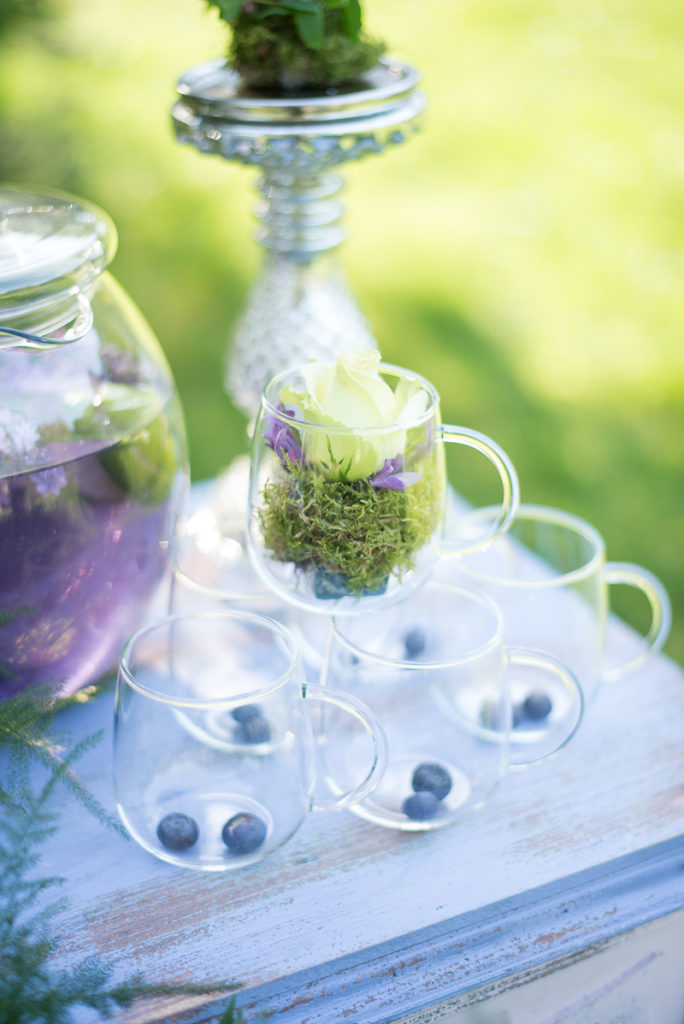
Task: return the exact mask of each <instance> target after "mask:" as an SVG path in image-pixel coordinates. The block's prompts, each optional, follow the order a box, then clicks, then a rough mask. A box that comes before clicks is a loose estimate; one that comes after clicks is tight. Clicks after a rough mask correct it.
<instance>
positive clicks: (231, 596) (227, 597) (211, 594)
mask: <svg viewBox="0 0 684 1024" xmlns="http://www.w3.org/2000/svg"><path fill="white" fill-rule="evenodd" d="M185 539H186V538H182V540H185ZM181 543H182V541H181ZM176 583H178V585H179V586H182V587H186V588H187V589H188V591H190V592H191V593H192V594H194V595H197V596H200V597H204V598H206V599H207V600H208V601H215V602H221V601H224V602H226V603H228V602H232V603H233V604H235V602H237V601H239V602H242V601H244V602H246V603H247V604H252V603H256V602H257V601H263V599H264V598H265V597H266V598H273V599H274V600H275V594H273V593H272V592H271V591H269V590H231V589H230V588H229V587H224V586H215V585H214V584H212V583H205V582H204V581H203V580H200V579H198V578H197V577H196V576H192V575H191V573H190V572H189V571H188V570H187V569H186V568H185V566H184V565H183V563H182V558H181V552H180V550H179V549H178V547H176V549H175V550H174V553H173V557H172V560H171V580H170V587H171V599H172V598H173V592H174V589H175V584H176ZM233 610H234V611H240V609H238V608H234V609H233ZM216 611H220V609H216ZM226 611H230V609H226ZM245 611H247V609H245ZM172 614H174V615H183V614H185V615H192V614H200V610H199V609H198V610H197V611H195V612H194V613H193V612H173V613H172ZM250 614H263V617H264V618H270V616H268V615H266V614H265V613H261V612H257V613H253V612H250ZM131 639H132V638H131Z"/></svg>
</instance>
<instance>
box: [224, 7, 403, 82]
mask: <svg viewBox="0 0 684 1024" xmlns="http://www.w3.org/2000/svg"><path fill="white" fill-rule="evenodd" d="M207 2H208V3H209V6H212V7H216V8H217V10H218V13H219V17H220V18H222V19H223V21H225V22H226V23H227V24H228V25H229V26H230V28H231V30H232V35H231V42H230V48H229V58H230V61H231V64H232V65H233V67H234V68H235V69H236V70H237V71H239V72H240V74H241V76H242V78H243V79H244V81H245V82H246V83H247V85H248V86H251V87H254V88H275V89H299V88H318V89H320V88H325V87H329V86H335V85H341V84H344V83H350V82H353V81H355V80H356V79H357V78H358V77H359V76H360V75H362V74H363V73H364V72H365V71H368V70H369V69H370V68H372V67H373V66H374V64H376V63H377V61H378V59H379V58H380V57H381V56H382V54H383V53H384V52H385V49H386V48H385V44H384V43H382V42H379V41H378V40H375V39H371V38H369V37H368V36H366V35H365V34H364V32H363V31H362V28H361V17H362V15H361V6H360V3H359V0H247V2H243V0H207Z"/></svg>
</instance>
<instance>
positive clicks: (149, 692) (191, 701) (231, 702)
mask: <svg viewBox="0 0 684 1024" xmlns="http://www.w3.org/2000/svg"><path fill="white" fill-rule="evenodd" d="M211 619H214V620H219V621H224V622H225V621H226V620H227V619H237V620H239V621H241V622H247V623H249V622H251V623H252V624H254V625H258V626H261V627H263V628H265V629H268V630H270V631H271V633H272V634H274V635H276V634H277V635H278V636H279V637H280V639H281V640H283V641H284V643H285V645H286V647H287V651H288V654H289V658H290V664H289V666H288V668H287V669H286V670H285V671H284V672H282V673H281V674H280V675H279V676H278V677H277V679H275V680H274V681H273V682H272V683H268V684H267V685H265V686H261V687H259V688H258V689H252V690H247V691H245V692H243V693H240V694H233V695H232V696H231V697H214V698H193V697H179V696H176V695H173V694H168V693H165V692H163V691H162V690H161V689H156V690H155V689H154V688H153V687H151V686H146V685H145V684H144V683H141V682H140V681H139V680H138V679H137V678H136V676H135V674H134V672H133V669H132V666H131V660H132V659H131V654H132V652H133V649H134V647H135V646H136V645H137V644H138V642H139V641H141V640H143V639H145V637H147V636H151V635H152V634H153V633H155V632H159V633H161V632H162V630H164V629H167V628H168V627H169V626H172V625H173V624H174V623H181V622H188V621H194V620H201V621H207V620H211ZM300 672H301V674H302V679H303V678H304V676H303V667H302V657H301V652H300V650H299V645H298V644H297V642H296V640H295V639H294V637H293V636H292V634H291V633H290V631H289V630H288V629H287V628H286V627H285V626H283V625H282V624H281V623H280V622H278V621H277V620H276V619H273V618H271V617H270V615H262V614H261V613H259V612H250V611H242V610H238V609H233V610H230V609H226V610H222V611H204V612H202V611H198V612H185V613H179V614H176V615H165V616H164V617H163V618H160V619H157V620H156V621H154V622H151V623H148V624H147V625H145V626H142V627H141V628H140V629H138V630H136V632H135V633H133V634H132V636H130V637H129V639H128V640H127V641H126V643H125V644H124V647H123V649H122V652H121V657H120V660H119V680H121V678H122V677H123V680H124V681H125V682H126V684H127V685H128V686H130V687H131V688H132V689H133V690H135V691H136V692H137V693H139V694H141V696H143V697H147V698H149V699H150V700H154V701H156V702H157V703H159V704H165V705H167V706H169V707H182V708H194V709H196V710H198V711H204V710H210V709H214V710H215V709H228V708H233V707H238V706H240V705H241V704H245V703H246V702H254V701H257V700H261V699H263V698H264V697H268V696H270V695H271V694H273V693H275V692H276V690H279V689H281V687H283V686H285V685H286V683H288V682H290V681H291V680H292V679H293V678H295V676H296V675H297V674H298V673H300Z"/></svg>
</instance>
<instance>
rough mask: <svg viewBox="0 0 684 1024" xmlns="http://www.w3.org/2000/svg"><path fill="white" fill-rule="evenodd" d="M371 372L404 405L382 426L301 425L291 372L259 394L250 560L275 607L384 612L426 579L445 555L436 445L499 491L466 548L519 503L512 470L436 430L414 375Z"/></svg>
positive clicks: (485, 446)
mask: <svg viewBox="0 0 684 1024" xmlns="http://www.w3.org/2000/svg"><path fill="white" fill-rule="evenodd" d="M379 372H380V376H381V379H382V380H383V381H384V382H385V384H386V385H388V386H389V388H391V390H392V391H393V392H394V394H395V396H399V395H406V396H407V400H406V403H405V405H404V406H403V413H402V417H401V418H400V419H399V420H398V421H397V422H395V423H393V424H391V425H388V426H375V427H363V426H359V427H354V428H349V427H340V426H329V425H321V424H315V423H311V422H307V421H306V420H305V419H303V418H301V417H300V416H298V414H297V411H296V409H294V408H292V407H291V404H288V401H287V399H286V398H285V397H284V396H286V395H287V394H291V393H293V392H298V391H299V392H301V391H302V390H306V384H305V382H304V378H303V377H302V374H301V371H300V370H293V371H289V372H286V373H283V374H280V375H279V376H277V377H275V378H274V379H273V380H272V381H271V383H270V384H269V385H267V387H266V389H265V390H264V394H263V396H262V401H261V408H260V411H259V415H258V417H257V420H256V425H255V430H254V439H253V447H252V466H251V475H250V493H249V524H248V543H249V548H250V554H251V557H252V559H253V561H254V564H255V566H256V568H257V570H258V572H259V573H260V575H261V576H262V577H263V579H264V580H265V581H266V583H267V584H268V586H269V587H270V588H271V589H272V590H273V591H274V592H275V593H277V594H278V595H279V596H280V597H281V598H283V599H284V600H285V601H288V602H292V603H293V604H296V605H299V606H301V607H304V608H311V609H314V610H316V611H318V612H322V613H324V614H327V615H330V614H332V613H335V614H338V615H339V614H352V615H355V614H357V613H358V612H359V611H360V610H361V609H362V608H374V607H380V606H385V605H388V604H390V603H393V602H395V601H398V600H401V599H403V598H404V597H406V596H407V594H408V593H410V592H411V591H412V590H414V589H415V588H417V587H418V586H420V584H421V583H423V582H424V580H425V579H426V578H427V577H428V575H429V573H430V571H431V569H432V567H433V565H434V564H435V562H436V561H437V559H438V558H439V556H440V554H442V553H444V552H445V550H446V549H447V545H446V544H445V541H444V539H443V523H444V516H445V506H446V471H445V458H444V443H450V444H459V445H465V446H467V447H469V448H474V449H476V450H477V451H478V452H480V453H481V454H482V455H484V456H485V457H486V458H487V459H488V460H489V461H490V462H491V463H492V464H493V466H494V467H495V469H496V470H497V472H498V474H499V477H500V481H501V485H502V488H503V499H502V502H501V505H500V506H499V509H498V513H497V516H496V520H495V522H494V523H493V524H491V525H489V526H488V527H487V529H486V530H485V531H484V533H483V534H482V535H481V536H480V537H478V538H475V539H474V540H472V541H469V542H468V545H467V547H468V548H478V547H480V546H481V545H483V544H486V543H488V542H489V541H491V540H492V538H493V537H496V536H498V535H499V534H500V533H502V532H504V531H505V530H506V529H507V527H508V524H509V523H510V522H511V520H512V518H513V516H514V514H515V510H516V507H517V504H518V482H517V477H516V473H515V470H514V468H513V466H512V464H511V462H510V459H509V458H508V456H507V455H506V454H505V452H503V451H502V450H501V448H500V447H499V446H498V445H497V444H496V442H494V441H492V440H491V438H488V437H486V436H484V435H483V434H479V433H477V432H476V431H473V430H469V429H468V428H466V427H456V426H451V425H445V424H443V423H442V422H441V419H440V409H439V396H438V394H437V391H436V390H435V388H434V387H433V385H432V384H430V383H429V381H427V380H425V379H424V378H423V377H421V376H419V375H418V374H415V373H413V372H411V371H409V370H405V369H402V368H401V367H394V366H388V365H380V367H379ZM398 404H399V403H398ZM461 550H463V548H462V547H460V548H459V549H458V550H457V553H460V551H461Z"/></svg>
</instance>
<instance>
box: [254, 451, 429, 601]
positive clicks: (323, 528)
mask: <svg viewBox="0 0 684 1024" xmlns="http://www.w3.org/2000/svg"><path fill="white" fill-rule="evenodd" d="M436 469H437V467H436V464H435V463H434V461H433V459H432V458H428V459H425V460H423V462H422V463H421V477H420V480H418V481H417V482H416V483H414V484H411V485H410V486H409V487H407V488H405V490H403V491H392V490H381V489H376V488H375V487H372V486H371V485H370V483H368V481H366V480H357V481H354V482H351V483H350V482H349V481H346V480H327V479H326V478H325V477H324V476H322V475H321V474H320V472H318V471H317V470H316V469H313V468H311V467H304V468H294V469H293V470H292V471H291V472H287V473H286V472H283V474H282V477H281V478H279V479H277V480H272V481H269V482H268V483H267V484H266V485H265V487H264V490H263V492H262V504H261V507H260V509H259V523H260V527H261V532H262V537H263V540H264V544H265V546H266V549H267V552H268V553H269V555H270V556H271V557H272V558H274V559H275V560H276V561H279V562H292V563H294V564H295V565H296V566H297V567H298V568H299V569H301V570H302V571H311V572H313V573H315V574H316V575H318V576H320V575H326V576H328V577H335V578H338V579H339V578H341V579H342V581H343V582H344V587H345V589H346V591H347V592H348V593H350V594H353V595H359V594H363V593H373V592H376V591H379V590H382V589H383V588H384V587H385V585H386V583H387V580H388V577H390V576H392V575H394V576H396V577H397V578H399V579H400V578H401V576H402V574H403V573H405V572H408V571H409V570H411V569H413V568H414V567H415V556H416V554H417V553H418V551H420V549H421V548H422V547H423V546H424V545H425V544H426V543H427V542H428V541H429V540H430V539H431V537H432V535H433V534H434V532H435V530H436V528H437V526H438V525H439V521H440V517H441V510H442V501H443V494H442V493H441V491H442V487H441V481H442V475H441V473H439V472H437V471H436Z"/></svg>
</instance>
